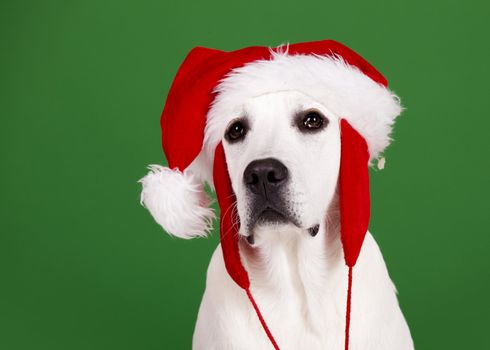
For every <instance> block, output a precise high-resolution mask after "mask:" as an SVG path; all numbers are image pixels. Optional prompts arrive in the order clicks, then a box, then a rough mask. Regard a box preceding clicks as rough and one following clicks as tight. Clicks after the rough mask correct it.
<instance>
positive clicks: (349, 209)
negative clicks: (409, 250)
mask: <svg viewBox="0 0 490 350" xmlns="http://www.w3.org/2000/svg"><path fill="white" fill-rule="evenodd" d="M340 139H341V146H340V147H341V150H340V174H339V201H340V232H341V240H342V246H343V250H344V257H345V262H346V264H347V266H349V267H352V266H354V265H355V264H356V261H357V258H358V256H359V253H360V251H361V246H362V243H363V241H364V237H365V236H366V232H367V230H368V225H369V216H370V197H369V165H368V163H369V151H368V145H367V143H366V140H365V139H364V138H363V137H362V136H361V135H360V134H359V133H358V132H357V130H355V129H354V128H353V127H352V126H351V125H350V124H349V122H347V120H345V119H341V120H340Z"/></svg>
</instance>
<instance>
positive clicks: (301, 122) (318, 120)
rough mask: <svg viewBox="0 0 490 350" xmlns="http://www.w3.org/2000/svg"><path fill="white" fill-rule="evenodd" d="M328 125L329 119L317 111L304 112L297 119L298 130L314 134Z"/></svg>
mask: <svg viewBox="0 0 490 350" xmlns="http://www.w3.org/2000/svg"><path fill="white" fill-rule="evenodd" d="M327 124H328V119H327V118H325V117H324V116H323V115H322V114H321V113H320V112H318V111H316V110H310V111H306V112H303V113H302V114H300V115H299V116H298V119H297V125H298V128H299V129H300V130H301V131H305V132H314V131H317V130H320V129H323V128H324V127H325V126H327Z"/></svg>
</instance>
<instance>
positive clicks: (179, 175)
mask: <svg viewBox="0 0 490 350" xmlns="http://www.w3.org/2000/svg"><path fill="white" fill-rule="evenodd" d="M149 169H150V171H149V172H148V174H147V175H146V176H145V177H143V178H142V179H141V180H140V181H139V182H141V184H142V185H143V190H142V191H141V204H142V205H144V206H145V207H146V208H147V209H148V211H149V212H150V213H151V215H152V216H153V218H154V219H155V221H156V222H157V223H159V224H160V226H162V228H163V229H164V230H165V231H167V232H168V233H169V234H170V235H173V236H176V237H180V238H184V239H189V238H194V237H202V236H206V234H207V233H208V232H210V231H211V230H212V229H213V225H212V222H213V219H214V211H213V209H212V208H210V207H209V205H210V204H211V200H210V199H209V198H208V196H207V195H206V192H205V191H204V184H203V183H202V181H201V180H200V179H199V178H198V177H197V176H196V175H195V174H193V173H192V172H191V170H190V169H186V170H184V171H183V172H181V171H179V170H178V169H174V170H172V169H169V168H167V167H163V166H160V165H150V166H149Z"/></svg>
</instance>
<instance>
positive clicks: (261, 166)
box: [142, 53, 414, 350]
mask: <svg viewBox="0 0 490 350" xmlns="http://www.w3.org/2000/svg"><path fill="white" fill-rule="evenodd" d="M292 57H293V56H288V55H287V54H285V53H279V54H278V53H273V59H272V60H271V61H267V62H264V63H263V64H262V65H255V66H248V67H247V66H246V67H245V68H242V69H241V70H235V72H237V73H239V74H235V75H232V76H230V77H228V78H227V79H225V80H224V81H222V82H221V84H220V85H219V88H218V90H217V92H218V96H217V97H216V99H215V100H214V103H213V104H212V106H211V109H210V110H209V113H208V114H207V119H206V120H207V122H206V129H205V135H204V146H203V150H204V151H203V152H201V153H200V155H199V157H197V158H196V159H195V161H194V162H193V163H192V164H191V165H190V166H189V167H188V169H189V172H188V171H187V170H186V171H185V172H184V173H181V174H180V175H179V176H182V175H183V176H187V178H188V183H187V187H192V186H194V187H193V188H194V189H200V187H199V186H200V185H198V184H200V183H201V182H202V181H203V180H207V181H208V182H209V183H211V184H212V175H211V169H210V168H209V158H212V151H213V147H215V145H216V144H217V143H219V142H221V143H222V145H223V148H224V152H225V154H226V164H227V169H228V173H229V178H230V181H231V185H232V189H233V192H234V194H235V196H236V215H237V216H236V217H235V220H236V224H237V225H239V228H238V233H239V235H240V237H242V238H243V239H239V242H238V244H239V252H240V257H241V261H242V263H243V265H244V267H245V268H246V270H247V272H248V275H249V278H250V281H251V287H250V290H251V292H252V293H253V295H254V297H255V300H256V302H257V304H258V305H259V307H260V310H261V312H262V316H263V318H264V319H265V321H266V322H267V325H268V327H269V330H270V332H271V333H272V334H273V336H274V338H275V340H276V341H277V343H278V346H279V347H280V348H281V349H283V350H287V349H290V350H298V349H307V350H314V349H322V350H334V349H335V350H340V349H343V348H344V342H345V324H346V321H345V310H346V286H347V285H348V280H347V279H348V268H347V266H346V265H345V262H344V253H343V249H342V242H341V239H340V222H339V191H338V179H339V167H340V163H341V129H340V120H341V118H342V117H344V116H345V114H346V112H345V111H346V109H345V107H342V106H340V105H341V104H342V101H341V102H339V101H340V100H339V97H338V96H342V91H340V92H339V95H335V96H332V95H331V94H329V95H328V96H327V95H325V96H324V97H325V98H320V97H318V96H315V95H314V94H311V93H309V91H310V90H309V88H305V89H300V88H291V87H290V86H288V85H287V84H285V85H284V88H272V87H270V86H267V84H264V82H262V83H261V85H260V88H258V85H256V84H254V82H253V79H264V81H267V77H266V76H267V75H268V74H269V73H267V72H271V71H272V72H273V73H270V76H272V75H276V77H278V74H279V77H280V75H281V74H285V75H287V72H290V70H288V69H286V68H288V67H287V64H288V63H287V62H292V61H291V58H292ZM301 59H302V60H303V61H302V62H301V63H302V66H303V67H312V66H314V65H315V64H319V63H322V62H320V61H321V59H320V58H319V57H310V56H302V58H301ZM283 60H286V61H287V62H286V61H283ZM288 60H289V61H288ZM308 60H311V61H308ZM323 60H324V62H323V63H325V61H326V60H327V59H325V58H324V59H323ZM328 60H330V61H329V62H328V64H330V66H329V68H328V67H327V68H328V69H329V70H330V71H329V72H330V73H331V72H334V73H335V72H336V71H335V69H337V68H338V70H339V72H340V73H339V74H340V75H339V76H335V74H333V75H329V76H328V79H329V80H330V81H331V80H332V79H333V80H336V83H332V84H331V86H330V87H329V88H328V89H332V91H339V90H342V89H344V90H345V91H349V92H351V91H354V92H353V93H354V94H356V92H355V90H359V91H360V92H359V93H358V94H357V96H355V97H354V100H355V102H354V104H358V105H359V106H361V107H355V108H361V109H362V108H364V109H366V111H368V112H369V113H370V111H369V109H370V108H375V109H376V108H380V109H383V108H384V109H390V108H391V109H392V110H390V111H389V113H388V114H390V116H391V117H390V118H391V121H392V120H393V119H394V117H395V116H396V115H397V114H399V112H400V107H399V105H398V104H397V103H396V101H397V100H396V99H393V95H392V94H391V93H389V92H387V91H386V90H382V89H381V87H379V91H377V90H376V88H378V87H377V86H376V84H375V83H373V82H372V81H370V80H369V78H367V77H365V76H364V75H363V74H362V73H361V72H359V71H357V70H354V69H351V68H350V67H348V66H347V65H346V64H345V62H343V61H342V60H341V59H339V58H338V57H337V58H332V57H329V58H328ZM295 64H296V67H297V66H298V65H297V62H296V63H295ZM274 65H276V66H274ZM281 65H282V66H281ZM281 67H282V68H283V71H281ZM276 68H277V69H276ZM275 69H276V70H275ZM308 69H309V68H308ZM346 69H347V72H348V73H349V74H351V75H349V76H348V77H349V79H351V78H352V79H353V80H352V79H351V80H349V79H347V80H346V79H343V78H342V75H341V74H343V73H342V72H343V70H346ZM349 69H351V71H349ZM313 71H314V72H315V74H321V72H322V70H321V69H319V70H313ZM281 72H282V73H281ZM310 73H311V71H310ZM352 74H354V75H352ZM355 74H357V76H356V75H355ZM257 77H259V78H257ZM285 79H287V78H285ZM301 79H303V80H306V83H305V86H307V85H308V75H307V73H304V72H303V77H302V78H301ZM356 79H358V80H356ZM319 83H321V82H314V83H312V84H313V85H315V84H319ZM363 84H367V85H369V84H373V86H371V85H369V86H368V87H369V89H371V90H370V91H371V92H372V93H369V94H365V93H364V92H363V91H362V89H363V88H364V85H363ZM310 87H311V86H310ZM311 88H312V89H314V88H315V87H314V86H313V87H311ZM328 89H327V90H328ZM376 94H377V95H376ZM344 95H345V94H344ZM365 95H367V96H366V97H364V96H365ZM329 96H330V97H329ZM170 97H171V96H170V95H169V98H170ZM385 100H386V101H385ZM393 101H395V103H393ZM189 102H190V103H192V100H191V101H189ZM339 106H340V107H339ZM349 108H351V107H349ZM351 109H352V108H351ZM347 111H348V112H349V111H350V110H349V109H347ZM364 112H365V111H363V110H361V111H357V110H356V111H353V112H352V114H353V115H354V114H356V113H358V114H362V113H364ZM366 113H367V112H366ZM387 124H388V126H391V124H390V122H388V123H387ZM357 125H360V124H357ZM190 127H192V125H190ZM360 128H361V127H360ZM388 132H389V130H388V131H386V132H385V134H384V135H383V137H381V140H378V141H379V142H378V144H376V143H375V142H374V143H373V142H372V140H371V139H369V138H368V144H369V147H370V152H371V153H372V154H374V155H375V156H377V154H378V152H379V151H382V150H383V149H384V147H386V145H387V144H388V142H389V139H388ZM190 171H192V174H191V173H190ZM166 172H167V170H166V169H164V168H159V167H156V168H153V171H152V172H151V173H150V174H149V175H148V176H147V177H145V178H144V179H143V180H142V182H143V184H144V186H145V187H144V191H143V194H142V201H143V202H144V204H145V205H146V206H147V207H148V208H149V209H150V211H151V212H152V214H153V215H154V216H155V218H156V219H157V221H158V222H159V223H161V224H162V226H164V228H166V229H167V230H168V231H169V232H171V233H173V234H176V235H178V236H181V237H184V238H189V237H190V236H196V235H201V234H202V233H203V232H204V231H205V230H206V229H209V228H210V227H209V220H210V218H211V215H212V213H211V212H210V211H209V209H207V208H206V205H207V204H208V203H207V202H206V201H205V200H204V199H203V197H200V198H198V199H197V200H198V201H199V203H200V205H201V207H200V209H199V210H200V211H199V212H198V213H197V212H194V213H196V217H195V218H194V219H196V218H197V219H201V223H199V221H196V220H197V219H196V220H194V221H195V222H194V223H193V224H192V225H191V227H186V228H185V229H181V227H180V226H179V225H180V224H179V220H180V219H178V218H177V217H175V215H174V216H172V215H170V216H169V214H168V213H167V212H166V213H165V214H161V213H159V212H158V210H159V209H158V208H160V209H161V207H167V206H170V205H171V204H172V203H170V202H168V203H163V202H162V199H161V197H158V198H160V199H155V198H157V197H152V195H151V194H150V188H154V185H155V182H158V181H160V178H157V176H162V174H164V173H166ZM196 174H199V176H197V175H196ZM166 176H167V180H168V177H169V176H173V174H172V175H168V174H167V175H166ZM160 182H161V181H160ZM166 183H168V181H167V182H166ZM166 186H168V187H167V189H166V190H162V191H163V193H164V195H163V196H164V197H165V191H175V187H178V186H180V185H178V184H177V182H174V183H172V184H171V185H168V184H167V185H166ZM170 188H172V189H170ZM173 198H174V197H173ZM157 201H158V202H157ZM167 201H170V200H167ZM172 201H175V198H174V199H172ZM173 204H174V205H175V203H173ZM186 215H188V216H192V215H193V213H187V214H186ZM203 218H204V221H203V220H202V219H203ZM188 219H189V217H188ZM190 221H192V218H190ZM203 222H204V223H203ZM199 225H201V226H199ZM202 225H204V227H202ZM179 230H180V231H179ZM176 232H177V233H176ZM179 232H182V233H181V234H179ZM189 232H190V233H191V234H189ZM349 345H350V346H349V348H350V349H351V350H361V349H362V350H410V349H413V348H414V346H413V342H412V339H411V335H410V331H409V328H408V326H407V323H406V321H405V319H404V317H403V314H402V312H401V310H400V307H399V305H398V301H397V297H396V289H395V286H394V285H393V283H392V281H391V279H390V277H389V275H388V271H387V268H386V265H385V262H384V260H383V257H382V255H381V252H380V250H379V247H378V245H377V244H376V242H375V240H374V238H373V237H372V235H371V234H370V233H369V232H368V233H367V235H366V237H365V239H364V243H363V246H362V249H361V252H360V255H359V258H358V260H357V264H356V266H355V269H354V282H353V287H352V310H351V313H350V339H349ZM272 348H273V347H272V345H271V342H270V341H269V339H268V337H267V335H266V333H265V332H264V330H263V329H262V327H261V323H260V322H259V319H258V318H257V316H256V314H255V311H254V308H253V307H252V306H251V305H250V302H249V299H248V298H247V294H245V293H244V292H243V289H242V288H240V287H239V286H238V285H237V284H236V283H235V282H234V281H233V279H232V278H230V275H229V274H228V273H227V268H226V266H225V263H224V259H223V252H222V248H221V247H220V246H218V247H217V248H216V250H215V252H214V254H213V256H212V259H211V262H210V265H209V268H208V273H207V281H206V290H205V293H204V296H203V299H202V302H201V306H200V309H199V315H198V318H197V324H196V327H195V332H194V336H193V349H194V350H213V349H216V350H225V349H244V350H245V349H246V350H250V349H254V350H256V349H264V350H268V349H272Z"/></svg>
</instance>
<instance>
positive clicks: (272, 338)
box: [245, 288, 280, 350]
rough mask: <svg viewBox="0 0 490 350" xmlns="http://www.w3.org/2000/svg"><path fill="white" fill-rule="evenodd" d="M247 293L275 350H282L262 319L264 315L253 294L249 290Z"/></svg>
mask: <svg viewBox="0 0 490 350" xmlns="http://www.w3.org/2000/svg"><path fill="white" fill-rule="evenodd" d="M245 291H246V292H247V295H248V298H249V299H250V302H251V303H252V305H253V307H254V309H255V313H256V314H257V316H258V317H259V320H260V323H261V324H262V328H264V331H265V333H266V334H267V337H268V338H269V340H270V341H271V343H272V345H273V346H274V349H276V350H280V349H279V346H278V345H277V343H276V340H275V339H274V337H273V336H272V333H271V331H270V330H269V327H267V323H265V320H264V318H263V317H262V314H261V313H260V310H259V307H258V306H257V304H256V303H255V299H254V298H253V296H252V293H250V289H249V288H247V289H245Z"/></svg>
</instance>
